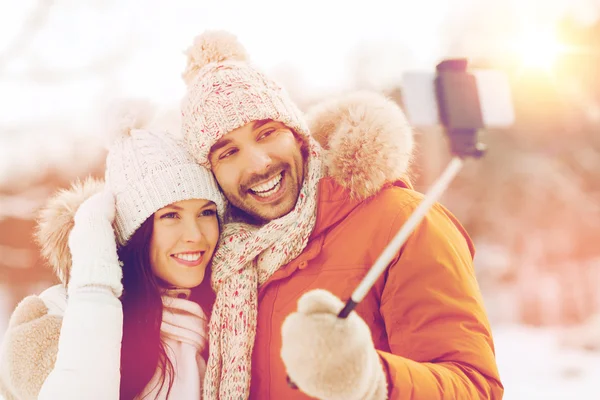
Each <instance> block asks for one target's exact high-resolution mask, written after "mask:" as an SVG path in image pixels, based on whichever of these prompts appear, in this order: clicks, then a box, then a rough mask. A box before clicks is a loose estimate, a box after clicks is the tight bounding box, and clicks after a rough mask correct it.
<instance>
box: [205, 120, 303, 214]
mask: <svg viewBox="0 0 600 400" xmlns="http://www.w3.org/2000/svg"><path fill="white" fill-rule="evenodd" d="M209 161H210V164H211V168H212V171H213V173H214V175H215V178H216V179H217V182H219V185H220V186H221V189H222V190H223V193H224V194H225V196H226V197H227V199H228V200H229V202H230V203H231V204H232V205H233V206H235V207H237V208H238V209H240V210H242V211H243V212H245V213H246V214H248V215H250V216H252V217H254V218H255V219H257V220H259V222H260V223H266V222H269V221H271V220H273V219H276V218H279V217H282V216H284V215H285V214H287V213H289V212H290V211H291V210H292V209H293V208H294V206H295V205H296V200H297V199H298V195H299V193H300V188H301V187H302V182H303V180H304V168H303V165H304V162H303V157H302V151H301V142H300V139H298V138H297V137H296V135H295V134H294V132H292V130H291V129H290V128H288V127H287V126H286V125H284V124H283V123H281V122H276V121H271V120H262V121H254V122H250V123H248V124H246V125H244V126H242V127H241V128H238V129H235V130H233V131H231V132H229V133H228V134H226V135H223V137H222V138H221V139H220V140H219V141H217V143H215V144H214V145H213V147H212V148H211V151H210V154H209Z"/></svg>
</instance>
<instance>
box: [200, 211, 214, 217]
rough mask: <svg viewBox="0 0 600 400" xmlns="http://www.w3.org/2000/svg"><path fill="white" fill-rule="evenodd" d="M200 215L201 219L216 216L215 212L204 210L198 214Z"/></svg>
mask: <svg viewBox="0 0 600 400" xmlns="http://www.w3.org/2000/svg"><path fill="white" fill-rule="evenodd" d="M200 215H201V216H202V217H212V216H214V215H217V211H216V210H204V211H202V212H201V213H200Z"/></svg>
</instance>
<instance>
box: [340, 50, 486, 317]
mask: <svg viewBox="0 0 600 400" xmlns="http://www.w3.org/2000/svg"><path fill="white" fill-rule="evenodd" d="M436 70H437V76H436V79H435V90H436V97H437V103H438V112H439V117H440V121H441V123H442V125H443V127H444V130H445V132H446V136H447V137H448V140H449V142H450V150H451V152H452V155H453V158H452V160H451V161H450V163H449V165H448V166H447V167H446V169H445V170H444V172H443V173H442V175H441V176H440V177H439V178H438V179H437V180H436V181H435V183H434V184H433V185H432V186H431V188H430V189H429V191H428V192H427V193H426V195H425V197H424V199H423V201H422V202H421V203H420V204H419V206H418V207H417V208H416V209H415V211H414V212H413V213H412V214H411V216H410V218H409V219H408V220H407V221H406V223H404V225H402V228H400V230H399V231H398V233H397V234H396V236H394V238H393V239H392V241H391V242H390V243H389V244H388V245H387V247H386V248H385V249H384V250H383V252H382V253H381V255H380V256H379V257H378V258H377V260H376V261H375V263H374V264H373V266H372V267H371V269H370V270H369V272H368V273H367V275H366V276H365V277H364V278H363V280H362V281H361V282H360V284H359V285H358V287H357V288H356V289H355V290H354V292H353V293H352V296H351V297H350V299H349V300H348V301H347V302H346V305H345V306H344V308H343V309H342V311H340V313H339V314H338V318H346V317H347V316H348V315H349V314H350V313H351V312H352V310H354V308H355V307H356V305H357V304H358V303H360V302H361V301H362V300H363V299H364V297H365V296H366V295H367V293H368V292H369V290H370V289H371V287H373V285H374V284H375V282H376V281H377V279H378V278H379V276H380V275H381V274H382V273H383V272H384V271H385V269H386V268H387V266H388V265H389V263H390V262H391V261H392V259H393V258H394V257H395V255H396V254H397V253H398V251H399V250H400V248H401V247H402V245H403V244H404V243H405V242H406V240H407V239H408V237H409V236H410V234H411V233H412V232H413V230H414V229H415V228H416V227H417V225H418V224H419V223H420V222H421V221H422V220H423V218H424V217H425V215H426V214H427V212H428V211H429V209H430V208H431V207H432V206H433V205H434V203H435V202H436V201H438V199H439V198H440V197H441V196H442V194H444V192H445V191H446V189H447V188H448V186H449V185H450V183H451V182H452V180H453V179H454V177H455V176H456V175H457V174H458V172H459V171H460V170H461V168H462V166H463V164H464V160H465V159H466V158H468V157H473V158H480V157H482V156H483V154H484V153H485V147H484V146H483V145H482V144H481V143H479V142H478V138H477V133H478V131H479V129H481V128H483V127H484V124H483V116H482V112H481V105H480V102H479V95H478V92H477V82H476V81H475V77H474V75H473V74H471V73H469V72H468V71H467V60H466V59H456V60H445V61H442V62H441V63H440V64H438V65H437V68H436Z"/></svg>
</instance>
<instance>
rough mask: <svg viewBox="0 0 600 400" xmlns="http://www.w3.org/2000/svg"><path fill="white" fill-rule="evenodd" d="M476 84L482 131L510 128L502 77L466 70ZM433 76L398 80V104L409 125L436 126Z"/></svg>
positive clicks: (505, 84) (509, 108) (422, 74)
mask: <svg viewBox="0 0 600 400" xmlns="http://www.w3.org/2000/svg"><path fill="white" fill-rule="evenodd" d="M468 72H469V73H471V74H473V76H474V77H475V81H476V86H477V93H478V97H479V103H480V104H479V106H480V108H481V115H482V119H483V125H484V127H489V128H506V127H509V126H511V125H512V124H514V122H515V113H514V107H513V103H512V97H511V91H510V84H509V81H508V77H507V76H506V74H505V73H504V72H502V71H499V70H494V69H470V70H469V71H468ZM436 76H437V75H436V73H435V72H426V71H408V72H406V73H404V74H403V76H402V86H401V88H402V102H403V104H404V111H405V112H406V114H407V118H408V119H409V121H410V123H411V125H413V126H415V127H431V126H435V125H439V124H440V123H441V121H440V115H439V111H438V98H437V95H436V86H435V80H436Z"/></svg>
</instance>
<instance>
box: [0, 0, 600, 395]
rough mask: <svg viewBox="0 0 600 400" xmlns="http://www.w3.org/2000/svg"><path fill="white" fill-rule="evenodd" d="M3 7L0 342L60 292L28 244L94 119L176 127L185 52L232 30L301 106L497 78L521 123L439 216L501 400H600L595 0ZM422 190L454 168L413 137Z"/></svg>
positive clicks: (155, 1) (88, 149) (88, 168)
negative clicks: (485, 75) (463, 265)
mask: <svg viewBox="0 0 600 400" xmlns="http://www.w3.org/2000/svg"><path fill="white" fill-rule="evenodd" d="M350 4H351V2H344V1H325V0H318V1H316V0H305V1H303V2H293V3H292V2H284V1H266V0H254V1H242V0H240V1H236V2H233V1H226V0H222V1H212V2H208V1H198V0H176V1H171V2H166V1H159V0H143V1H142V0H119V1H117V0H88V1H76V0H55V1H52V0H21V1H18V2H17V1H9V0H4V1H3V2H2V3H0V337H1V336H2V333H3V332H4V331H5V329H6V324H7V322H8V321H7V320H8V316H9V314H10V312H11V311H12V309H13V308H14V307H15V305H16V304H17V302H18V301H19V300H20V299H22V298H23V297H24V296H26V295H27V294H30V293H37V292H40V291H41V290H42V289H43V288H45V287H47V286H49V285H51V284H53V283H55V282H56V279H55V277H54V276H53V274H52V271H51V270H50V268H49V267H48V266H46V265H45V263H44V262H43V260H41V259H40V256H39V252H38V248H37V246H36V244H35V243H34V242H33V240H32V231H33V229H34V219H35V216H36V211H37V210H38V208H39V207H40V205H41V204H43V203H44V201H45V200H46V199H47V198H48V196H49V195H51V194H52V193H53V192H55V191H56V190H57V189H58V188H63V187H67V186H68V184H69V182H71V181H73V180H74V179H76V178H78V177H84V176H87V175H89V174H92V175H95V176H100V175H101V174H102V171H103V162H104V155H105V150H104V149H103V147H102V145H101V144H102V140H103V134H102V129H101V127H102V121H101V119H102V118H101V114H100V111H101V110H102V109H103V108H104V107H105V106H106V104H107V103H109V102H110V101H111V100H112V99H114V98H116V97H124V96H138V97H139V96H142V97H148V98H151V99H152V100H154V101H155V102H157V103H158V104H159V105H161V106H162V111H163V112H162V116H161V119H160V120H159V123H160V124H161V125H163V126H167V127H170V128H171V129H177V127H178V121H177V118H178V111H177V106H178V102H179V99H180V98H181V96H182V94H183V90H184V86H183V82H182V80H181V79H180V73H181V71H183V68H184V65H185V57H184V55H183V50H185V49H186V48H187V47H188V45H189V44H190V43H191V41H192V38H193V37H194V36H195V35H196V34H198V33H200V32H201V31H203V30H204V29H207V28H223V29H227V30H230V31H233V32H234V33H236V34H237V35H238V36H239V37H240V39H241V41H242V42H243V43H244V45H245V46H246V48H247V49H248V51H249V53H250V55H251V56H252V58H253V60H254V62H255V63H256V64H258V65H259V66H260V67H262V68H263V69H265V70H267V71H269V72H270V73H271V74H273V75H274V76H276V77H277V78H278V79H279V80H280V82H281V83H283V84H284V86H286V88H287V89H288V91H289V92H290V93H291V95H292V96H293V97H294V99H295V100H296V101H297V102H298V103H299V104H300V105H301V107H302V108H306V107H309V106H310V105H311V104H312V103H314V102H315V101H317V100H318V99H319V98H321V97H323V96H327V95H330V94H332V93H337V92H343V91H347V90H351V89H358V88H370V89H375V90H379V91H382V92H385V93H387V94H389V95H390V96H393V97H394V98H395V99H397V101H398V102H399V103H400V104H402V101H403V99H402V87H401V85H400V83H401V78H402V73H403V72H404V71H407V70H423V71H432V70H433V69H434V68H435V65H436V63H437V62H439V61H440V60H441V59H443V58H445V57H455V56H468V57H469V58H470V60H471V62H472V66H475V67H476V66H479V67H492V68H497V69H500V70H502V71H504V72H506V73H507V74H508V77H509V80H510V83H511V90H512V95H513V99H514V104H515V111H516V124H515V125H514V126H513V127H511V128H510V129H504V130H498V129H497V130H487V131H486V132H484V133H483V135H482V140H483V141H484V142H485V143H487V144H488V146H489V151H488V153H487V155H486V156H485V157H484V158H483V159H481V160H478V161H471V162H469V163H468V164H467V166H466V168H465V169H464V170H463V171H462V172H461V174H460V175H459V177H458V178H457V179H456V180H455V181H454V182H453V184H452V187H451V189H450V190H449V191H448V193H447V194H446V195H445V197H444V198H443V200H442V202H443V203H444V204H445V205H446V206H448V207H449V208H450V209H451V210H452V211H453V212H454V213H455V214H456V215H457V216H458V217H459V218H460V220H461V221H462V222H463V223H464V225H465V226H466V227H467V229H468V231H469V232H470V234H471V235H472V237H473V239H474V240H475V242H476V245H477V249H478V253H477V257H476V268H477V274H478V278H479V282H480V285H481V288H482V291H483V293H484V295H485V298H486V306H487V308H488V311H489V315H490V318H491V320H492V323H493V328H494V334H495V339H496V346H497V348H496V350H497V357H498V363H499V365H500V368H501V374H502V377H503V381H504V384H505V387H506V396H505V398H506V399H587V398H598V395H597V390H596V386H597V381H598V380H600V348H599V347H600V317H599V315H600V289H599V287H600V243H599V242H600V19H599V17H600V0H545V1H541V0H539V1H538V0H529V1H528V0H519V1H517V0H510V1H491V0H450V1H441V0H421V1H419V2H417V1H414V2H409V3H407V2H404V3H400V4H398V3H397V2H389V1H384V0H370V1H369V2H367V3H365V2H361V3H360V4H358V3H357V4H356V5H350ZM417 139H418V143H419V148H418V157H417V162H416V167H415V170H414V173H415V177H416V184H417V187H418V188H419V189H420V190H422V191H424V190H426V189H427V187H428V186H429V185H430V184H431V183H432V181H433V180H434V179H435V178H436V177H437V176H438V175H439V173H440V172H441V171H442V170H443V168H444V167H445V165H446V163H447V162H448V160H449V155H448V151H447V144H446V142H445V138H444V136H443V132H442V131H441V130H440V129H439V128H435V129H419V130H418V131H417Z"/></svg>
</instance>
